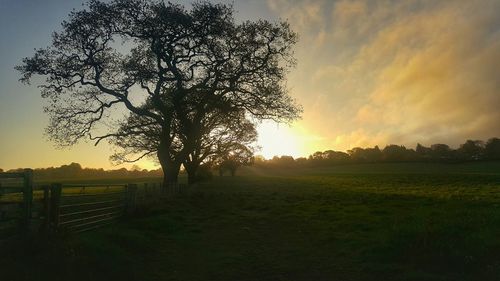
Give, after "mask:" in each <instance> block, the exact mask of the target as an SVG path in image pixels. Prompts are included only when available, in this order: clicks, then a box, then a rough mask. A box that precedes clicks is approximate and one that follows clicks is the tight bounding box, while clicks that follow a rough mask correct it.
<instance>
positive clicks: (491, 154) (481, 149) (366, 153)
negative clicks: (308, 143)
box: [254, 138, 500, 167]
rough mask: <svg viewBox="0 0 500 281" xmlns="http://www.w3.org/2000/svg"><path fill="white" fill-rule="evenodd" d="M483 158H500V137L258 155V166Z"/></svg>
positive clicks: (255, 162)
mask: <svg viewBox="0 0 500 281" xmlns="http://www.w3.org/2000/svg"><path fill="white" fill-rule="evenodd" d="M481 160H500V139H499V138H491V139H489V140H488V141H486V142H485V141H481V140H467V141H466V142H465V143H463V144H461V145H460V146H459V147H458V148H456V149H453V148H451V147H450V146H449V145H447V144H441V143H437V144H433V145H431V146H429V147H426V146H424V145H421V144H417V146H416V147H415V149H413V148H406V147H405V146H403V145H395V144H390V145H387V146H386V147H384V148H383V149H380V148H379V147H378V146H375V147H373V148H361V147H355V148H353V149H350V150H348V151H347V152H342V151H334V150H326V151H322V152H321V151H318V152H315V153H313V154H311V155H309V157H307V158H306V157H300V158H296V159H294V158H293V157H292V156H281V157H278V156H274V157H273V158H272V159H269V160H266V159H264V158H263V157H256V158H255V159H254V164H255V165H256V166H266V167H295V166H329V165H339V164H357V163H382V162H450V163H453V162H464V161H481Z"/></svg>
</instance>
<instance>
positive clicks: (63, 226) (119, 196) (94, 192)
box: [0, 170, 186, 239]
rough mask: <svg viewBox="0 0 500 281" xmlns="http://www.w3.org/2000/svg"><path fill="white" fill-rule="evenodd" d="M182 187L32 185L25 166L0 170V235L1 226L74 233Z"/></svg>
mask: <svg viewBox="0 0 500 281" xmlns="http://www.w3.org/2000/svg"><path fill="white" fill-rule="evenodd" d="M185 190H186V186H185V185H171V186H169V188H167V189H165V188H163V186H162V184H161V183H143V184H60V183H55V184H51V185H42V186H39V187H33V173H32V171H31V170H26V171H25V172H24V173H0V239H1V238H5V236H8V235H3V236H2V232H1V230H2V228H5V229H8V230H9V231H4V232H5V233H8V234H10V235H14V234H18V233H20V232H26V231H33V230H37V229H38V230H40V231H44V232H47V231H56V232H60V231H64V232H75V233H77V232H82V231H87V230H91V229H95V228H98V227H101V226H104V225H107V224H110V223H112V222H114V221H116V220H118V219H119V218H121V217H123V216H124V215H127V214H133V213H135V212H136V210H137V209H138V208H141V207H144V206H150V205H152V204H154V203H156V202H161V201H162V200H163V199H164V198H165V197H171V196H175V195H177V194H179V193H182V192H183V191H185ZM6 206H7V207H6ZM6 210H8V211H9V212H8V213H9V215H5V214H6V213H7V212H6ZM12 210H15V211H12ZM9 221H11V222H14V223H10V224H8V223H7V222H9Z"/></svg>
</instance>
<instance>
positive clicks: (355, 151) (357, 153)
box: [347, 147, 367, 163]
mask: <svg viewBox="0 0 500 281" xmlns="http://www.w3.org/2000/svg"><path fill="white" fill-rule="evenodd" d="M347 153H348V154H349V157H350V158H351V160H352V161H353V162H356V163H363V162H366V161H367V158H366V154H365V149H364V148H361V147H354V148H352V149H350V150H348V151H347Z"/></svg>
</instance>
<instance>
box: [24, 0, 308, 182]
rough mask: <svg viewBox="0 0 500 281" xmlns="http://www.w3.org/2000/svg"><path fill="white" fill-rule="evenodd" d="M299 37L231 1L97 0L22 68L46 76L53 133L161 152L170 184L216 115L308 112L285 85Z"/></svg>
mask: <svg viewBox="0 0 500 281" xmlns="http://www.w3.org/2000/svg"><path fill="white" fill-rule="evenodd" d="M296 38H297V36H296V34H295V33H294V32H293V31H291V30H290V27H289V25H288V24H287V23H286V22H277V23H271V22H268V21H265V20H257V21H246V22H243V23H237V22H236V21H235V19H234V17H233V7H232V6H230V5H224V4H212V3H210V2H196V3H194V4H193V5H192V7H191V8H190V9H186V8H185V7H183V6H181V5H177V4H172V3H165V2H163V1H141V0H114V1H111V2H108V3H104V2H100V1H97V0H92V1H89V2H88V3H87V5H86V7H85V8H84V9H83V10H79V11H73V12H72V13H70V15H69V17H68V19H67V20H66V21H64V22H63V23H62V29H61V30H60V31H57V32H55V33H53V36H52V44H51V45H50V46H48V47H46V48H43V49H37V50H36V51H35V54H34V55H33V56H32V57H28V58H25V59H24V60H23V63H22V64H21V65H19V66H18V67H17V69H18V70H19V71H20V72H21V73H22V75H23V76H22V78H21V80H22V81H24V82H27V83H28V82H30V80H31V78H32V76H33V75H41V76H42V77H44V78H45V80H44V81H43V82H41V83H40V87H41V89H42V97H44V98H46V100H47V101H48V105H47V106H46V108H45V110H46V112H47V113H48V114H49V116H50V124H49V126H48V127H47V133H48V136H49V137H50V138H51V139H52V140H54V141H55V142H56V143H58V144H60V145H63V146H65V145H72V144H75V143H76V142H78V141H79V140H81V139H84V138H90V139H91V140H94V141H96V144H97V143H99V142H100V141H102V140H108V141H110V142H111V143H114V144H117V145H118V147H122V148H125V149H124V150H123V151H122V153H121V154H120V153H118V155H122V156H123V155H125V154H128V155H129V156H130V154H134V155H135V156H136V158H135V159H140V158H142V157H145V156H152V155H153V154H156V155H155V156H156V157H157V159H158V161H159V163H160V164H161V166H162V169H163V171H164V175H165V184H167V183H172V182H176V181H177V176H178V173H179V168H180V166H181V164H182V163H185V162H186V160H187V159H188V157H189V156H190V155H192V154H193V153H194V152H195V150H196V149H197V146H198V148H199V143H200V139H202V138H204V137H206V136H207V134H209V133H210V130H209V132H207V130H204V128H206V126H204V125H203V124H206V123H207V122H208V121H207V120H210V118H219V117H212V116H219V115H218V114H220V113H221V112H222V113H224V112H228V113H229V112H243V118H252V119H251V120H258V119H273V120H275V121H278V122H283V121H284V122H288V121H291V120H293V119H296V118H298V117H299V115H300V112H301V109H300V107H299V106H298V105H296V103H295V102H294V100H293V99H292V98H291V97H290V96H289V95H288V93H287V90H286V87H285V84H284V82H285V75H286V72H287V70H288V69H289V67H291V66H293V64H294V58H293V52H292V47H293V46H294V44H295V43H296ZM228 116H229V115H228ZM239 116H240V118H241V115H239ZM240 121H241V120H240ZM228 122H231V120H229V121H228ZM144 128H148V129H147V130H146V129H144ZM138 136H140V137H138ZM134 142H135V143H134ZM141 143H142V146H141V145H139V144H141ZM128 144H133V145H128ZM131 147H133V148H134V149H133V150H131V149H130V148H131ZM118 158H119V157H118ZM122 159H125V158H122ZM127 159H128V160H134V159H130V158H127Z"/></svg>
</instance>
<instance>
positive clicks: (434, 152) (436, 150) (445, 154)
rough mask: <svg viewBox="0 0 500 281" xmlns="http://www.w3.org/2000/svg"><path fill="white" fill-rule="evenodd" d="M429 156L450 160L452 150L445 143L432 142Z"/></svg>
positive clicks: (435, 158)
mask: <svg viewBox="0 0 500 281" xmlns="http://www.w3.org/2000/svg"><path fill="white" fill-rule="evenodd" d="M431 156H432V158H433V159H434V160H450V159H452V158H453V150H452V149H451V148H450V147H449V146H448V145H447V144H442V143H437V144H433V145H431Z"/></svg>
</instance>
